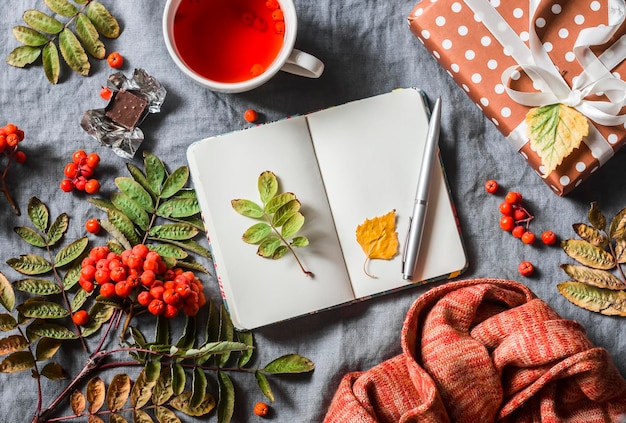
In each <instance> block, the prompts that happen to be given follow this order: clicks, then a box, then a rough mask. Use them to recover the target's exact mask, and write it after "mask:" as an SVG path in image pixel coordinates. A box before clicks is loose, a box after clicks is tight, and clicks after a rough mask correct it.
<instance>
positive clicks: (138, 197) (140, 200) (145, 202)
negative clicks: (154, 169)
mask: <svg viewBox="0 0 626 423" xmlns="http://www.w3.org/2000/svg"><path fill="white" fill-rule="evenodd" d="M115 186H117V188H118V189H119V190H120V191H122V192H123V193H124V194H126V195H127V196H128V197H130V198H132V199H133V200H134V201H135V202H136V203H137V204H139V205H140V206H141V207H142V208H143V209H144V210H145V211H147V212H150V213H152V212H153V211H154V199H153V198H152V196H151V195H150V193H149V192H148V191H146V189H145V188H144V187H143V186H142V185H141V184H140V183H139V182H137V181H136V180H134V179H133V178H128V177H122V176H120V177H118V178H115Z"/></svg>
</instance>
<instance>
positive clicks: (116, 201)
mask: <svg viewBox="0 0 626 423" xmlns="http://www.w3.org/2000/svg"><path fill="white" fill-rule="evenodd" d="M111 202H112V203H113V205H114V206H115V207H116V208H117V209H118V210H120V211H121V212H122V213H124V214H125V215H126V216H128V218H129V219H130V220H131V221H132V222H133V223H134V224H135V225H137V226H138V227H139V228H141V229H142V230H144V231H145V230H147V229H148V226H150V216H148V213H147V212H146V211H145V210H144V208H143V207H142V206H141V205H139V203H137V202H136V201H135V200H133V199H132V198H131V197H129V196H128V195H126V194H124V193H119V192H115V193H113V194H111Z"/></svg>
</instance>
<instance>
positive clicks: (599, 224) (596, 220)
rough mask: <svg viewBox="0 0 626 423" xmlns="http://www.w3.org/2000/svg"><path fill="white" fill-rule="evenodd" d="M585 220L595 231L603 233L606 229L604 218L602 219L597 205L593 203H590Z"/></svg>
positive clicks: (602, 216)
mask: <svg viewBox="0 0 626 423" xmlns="http://www.w3.org/2000/svg"><path fill="white" fill-rule="evenodd" d="M587 218H588V219H589V223H591V225H593V227H594V228H596V229H597V230H599V231H604V230H605V229H606V217H604V215H603V214H602V212H601V211H600V209H599V207H598V203H596V202H595V201H594V202H592V203H591V207H590V208H589V212H588V213H587Z"/></svg>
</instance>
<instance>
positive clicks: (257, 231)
mask: <svg viewBox="0 0 626 423" xmlns="http://www.w3.org/2000/svg"><path fill="white" fill-rule="evenodd" d="M271 232H272V228H271V227H270V225H268V224H267V223H262V222H261V223H256V224H254V225H252V226H250V227H249V228H248V229H246V231H245V232H244V234H243V235H242V236H241V239H242V240H243V241H244V242H246V243H248V244H258V243H259V242H261V241H262V240H264V239H265V238H266V237H267V236H269V234H270V233H271Z"/></svg>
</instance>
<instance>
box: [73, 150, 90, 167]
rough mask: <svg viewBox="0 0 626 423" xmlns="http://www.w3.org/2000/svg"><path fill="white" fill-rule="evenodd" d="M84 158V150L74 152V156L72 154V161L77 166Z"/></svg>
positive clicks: (85, 156)
mask: <svg viewBox="0 0 626 423" xmlns="http://www.w3.org/2000/svg"><path fill="white" fill-rule="evenodd" d="M86 158H87V153H85V150H76V151H75V152H74V154H72V161H73V162H74V163H76V164H77V165H79V164H80V162H81V161H82V160H84V159H86Z"/></svg>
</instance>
